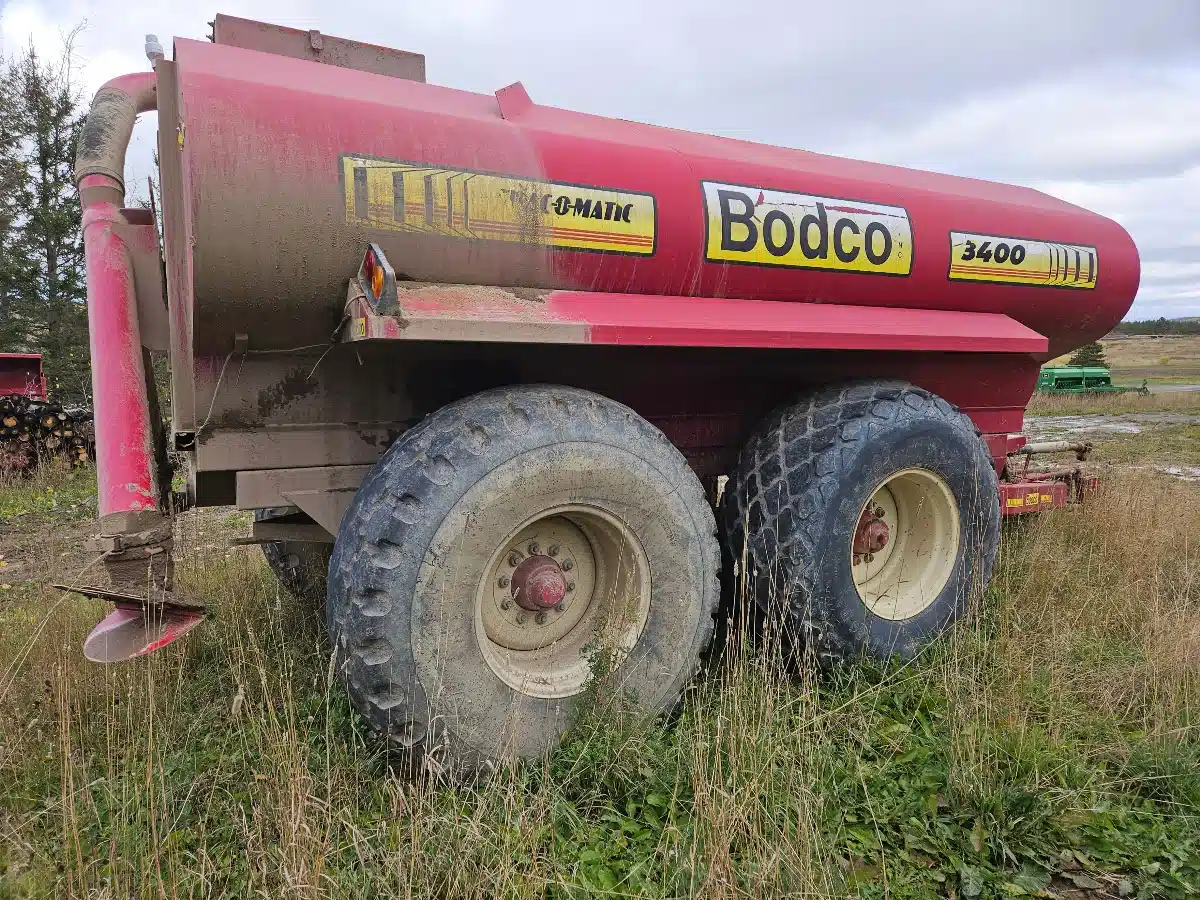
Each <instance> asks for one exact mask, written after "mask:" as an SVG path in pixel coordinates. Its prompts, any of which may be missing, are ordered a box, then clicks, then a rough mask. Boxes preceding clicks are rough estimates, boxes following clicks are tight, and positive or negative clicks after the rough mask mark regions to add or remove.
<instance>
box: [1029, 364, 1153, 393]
mask: <svg viewBox="0 0 1200 900" xmlns="http://www.w3.org/2000/svg"><path fill="white" fill-rule="evenodd" d="M1037 390H1038V392H1039V393H1042V394H1127V393H1130V392H1132V393H1137V394H1148V393H1150V389H1149V388H1148V387H1147V386H1146V382H1145V381H1143V382H1142V386H1141V387H1122V386H1121V385H1116V384H1113V381H1112V373H1111V372H1109V370H1108V369H1105V368H1102V367H1100V366H1047V367H1046V368H1044V369H1042V371H1041V373H1040V374H1039V375H1038V380H1037Z"/></svg>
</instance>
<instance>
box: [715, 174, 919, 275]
mask: <svg viewBox="0 0 1200 900" xmlns="http://www.w3.org/2000/svg"><path fill="white" fill-rule="evenodd" d="M702 186H703V189H704V208H705V219H706V223H705V224H706V232H707V234H706V236H705V259H707V260H708V261H709V262H731V263H743V264H749V265H756V266H781V267H784V268H791V269H830V270H833V271H839V272H866V273H869V274H873V275H900V276H904V275H908V274H909V273H910V272H911V271H912V260H913V239H912V226H911V224H910V223H909V220H908V213H907V212H906V211H905V210H904V208H903V207H899V206H884V205H882V204H879V203H868V202H866V201H861V200H845V199H840V198H837V197H818V196H814V195H811V194H794V193H788V192H786V191H774V190H769V189H767V188H758V187H746V186H744V185H733V184H721V183H719V182H712V181H705V182H702Z"/></svg>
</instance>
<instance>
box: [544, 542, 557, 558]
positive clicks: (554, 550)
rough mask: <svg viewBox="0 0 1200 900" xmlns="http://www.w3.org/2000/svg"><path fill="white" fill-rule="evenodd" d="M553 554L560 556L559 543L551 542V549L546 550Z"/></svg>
mask: <svg viewBox="0 0 1200 900" xmlns="http://www.w3.org/2000/svg"><path fill="white" fill-rule="evenodd" d="M546 552H547V553H549V554H550V555H551V556H558V544H551V545H550V549H549V550H547V551H546Z"/></svg>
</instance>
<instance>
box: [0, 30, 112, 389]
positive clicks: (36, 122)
mask: <svg viewBox="0 0 1200 900" xmlns="http://www.w3.org/2000/svg"><path fill="white" fill-rule="evenodd" d="M71 55H72V48H71V41H70V39H68V41H67V44H66V46H65V47H64V51H63V54H62V56H61V58H59V59H58V60H57V61H54V62H47V61H45V60H43V59H42V58H41V57H40V56H39V55H38V53H37V51H35V50H34V49H33V47H30V48H29V49H27V50H26V51H25V53H24V54H23V55H22V56H21V57H20V58H18V59H16V60H13V61H11V62H10V63H9V64H8V65H7V67H6V71H5V72H4V75H3V83H2V84H0V93H2V94H3V96H4V106H5V109H4V116H5V128H4V135H5V138H4V142H5V144H6V145H8V147H9V149H8V154H7V155H8V158H9V160H10V169H9V170H8V171H9V173H10V179H9V180H8V181H7V182H6V183H5V185H4V188H3V190H4V195H3V197H4V199H3V200H2V201H0V206H2V207H3V208H4V210H5V211H6V213H7V214H8V217H9V225H8V232H7V235H4V234H3V233H0V240H5V241H6V244H5V246H4V248H3V249H4V265H3V266H2V267H0V278H3V279H4V280H3V282H0V290H2V291H3V292H4V294H3V296H4V303H5V307H4V310H3V325H2V326H0V349H3V350H19V351H36V352H40V353H41V354H42V355H43V357H44V361H45V368H46V372H47V375H48V376H49V380H50V383H51V388H52V390H53V391H54V392H55V393H56V394H57V395H58V396H59V399H60V400H63V401H65V402H83V401H85V400H86V399H87V398H88V396H89V393H90V372H89V353H88V332H87V305H86V296H87V294H86V286H85V281H84V272H83V241H82V235H81V232H80V218H81V213H80V207H79V197H78V195H77V194H76V192H75V185H74V178H73V175H72V169H73V164H74V159H75V143H76V139H77V137H78V133H79V129H80V126H81V124H82V114H81V103H80V100H81V98H80V95H79V91H78V88H77V87H76V85H75V83H74V80H73V73H72V70H71Z"/></svg>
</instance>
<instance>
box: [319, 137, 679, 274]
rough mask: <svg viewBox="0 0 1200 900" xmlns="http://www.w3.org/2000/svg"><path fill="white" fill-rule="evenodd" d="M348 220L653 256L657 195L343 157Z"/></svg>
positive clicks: (394, 228)
mask: <svg viewBox="0 0 1200 900" xmlns="http://www.w3.org/2000/svg"><path fill="white" fill-rule="evenodd" d="M342 183H343V185H344V187H345V199H346V221H347V223H349V224H356V225H366V226H368V227H370V228H377V229H382V230H386V231H401V232H409V233H413V234H437V235H443V236H445V237H458V238H466V239H468V240H470V239H481V240H489V241H510V242H517V243H531V244H541V245H545V246H550V247H561V248H564V249H570V250H599V251H603V252H606V253H626V254H633V255H635V256H650V255H652V254H653V253H654V249H655V240H656V228H657V210H656V209H655V201H654V197H653V196H651V195H650V194H643V193H637V192H631V191H622V190H611V189H608V188H595V187H581V186H578V185H571V184H562V183H559V182H547V181H535V180H531V179H527V178H515V177H512V176H508V175H492V174H488V173H482V172H472V171H469V170H466V169H447V168H444V167H434V166H425V165H421V164H418V163H406V162H395V161H392V160H379V159H369V158H366V157H356V156H344V157H342Z"/></svg>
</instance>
